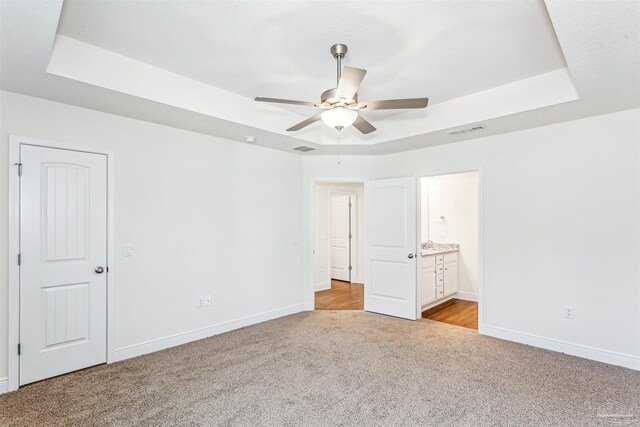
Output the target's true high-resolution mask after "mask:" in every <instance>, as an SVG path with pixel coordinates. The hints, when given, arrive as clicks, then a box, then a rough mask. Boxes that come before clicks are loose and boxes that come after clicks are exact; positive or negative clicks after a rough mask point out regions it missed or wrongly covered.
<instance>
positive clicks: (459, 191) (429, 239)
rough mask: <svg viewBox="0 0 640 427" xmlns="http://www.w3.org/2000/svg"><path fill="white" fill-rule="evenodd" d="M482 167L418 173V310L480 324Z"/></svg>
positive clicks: (465, 323) (452, 321) (429, 316)
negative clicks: (440, 172)
mask: <svg viewBox="0 0 640 427" xmlns="http://www.w3.org/2000/svg"><path fill="white" fill-rule="evenodd" d="M479 175H480V174H479V172H477V171H472V172H463V173H452V174H446V175H436V176H429V177H423V178H420V190H419V191H420V209H419V212H420V213H419V221H420V226H419V242H420V257H419V267H418V268H419V270H418V271H419V273H418V281H419V286H418V289H419V302H418V304H419V310H420V312H421V313H422V317H423V318H426V319H430V320H434V321H439V322H444V323H449V324H453V325H457V326H462V327H466V328H470V329H476V330H477V329H478V317H479V310H478V306H479V283H480V280H479V265H480V263H479V233H480V221H479V218H480V217H479V214H480V211H479V200H480V199H479V192H480V176H479Z"/></svg>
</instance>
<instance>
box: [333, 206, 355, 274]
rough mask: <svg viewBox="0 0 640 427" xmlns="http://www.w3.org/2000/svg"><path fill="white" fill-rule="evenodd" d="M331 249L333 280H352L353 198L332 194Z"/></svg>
mask: <svg viewBox="0 0 640 427" xmlns="http://www.w3.org/2000/svg"><path fill="white" fill-rule="evenodd" d="M329 203H330V205H331V208H330V211H331V215H330V216H331V218H330V225H329V229H330V231H329V233H330V236H329V237H330V239H329V240H330V243H329V245H330V247H331V250H330V252H331V278H332V279H336V280H344V281H345V282H349V281H350V280H351V198H350V197H349V196H348V195H346V194H331V197H330V201H329Z"/></svg>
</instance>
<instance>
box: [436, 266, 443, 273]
mask: <svg viewBox="0 0 640 427" xmlns="http://www.w3.org/2000/svg"><path fill="white" fill-rule="evenodd" d="M442 273H444V264H437V265H436V274H442Z"/></svg>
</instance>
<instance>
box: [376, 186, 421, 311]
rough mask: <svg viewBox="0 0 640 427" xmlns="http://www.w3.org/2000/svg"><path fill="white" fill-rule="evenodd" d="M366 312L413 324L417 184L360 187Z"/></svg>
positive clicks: (415, 293)
mask: <svg viewBox="0 0 640 427" xmlns="http://www.w3.org/2000/svg"><path fill="white" fill-rule="evenodd" d="M364 194H365V195H364V203H365V212H364V214H365V221H364V227H365V270H364V309H365V310H367V311H372V312H375V313H381V314H388V315H391V316H397V317H403V318H405V319H411V320H415V319H416V318H417V293H418V289H417V286H418V283H417V278H416V276H417V274H416V260H417V258H416V247H417V246H416V238H417V210H416V180H415V178H395V179H384V180H378V181H368V182H365V183H364Z"/></svg>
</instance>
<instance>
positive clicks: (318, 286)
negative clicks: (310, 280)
mask: <svg viewBox="0 0 640 427" xmlns="http://www.w3.org/2000/svg"><path fill="white" fill-rule="evenodd" d="M327 289H331V282H324V283H316V284H315V285H313V290H314V291H315V292H318V291H326V290H327Z"/></svg>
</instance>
